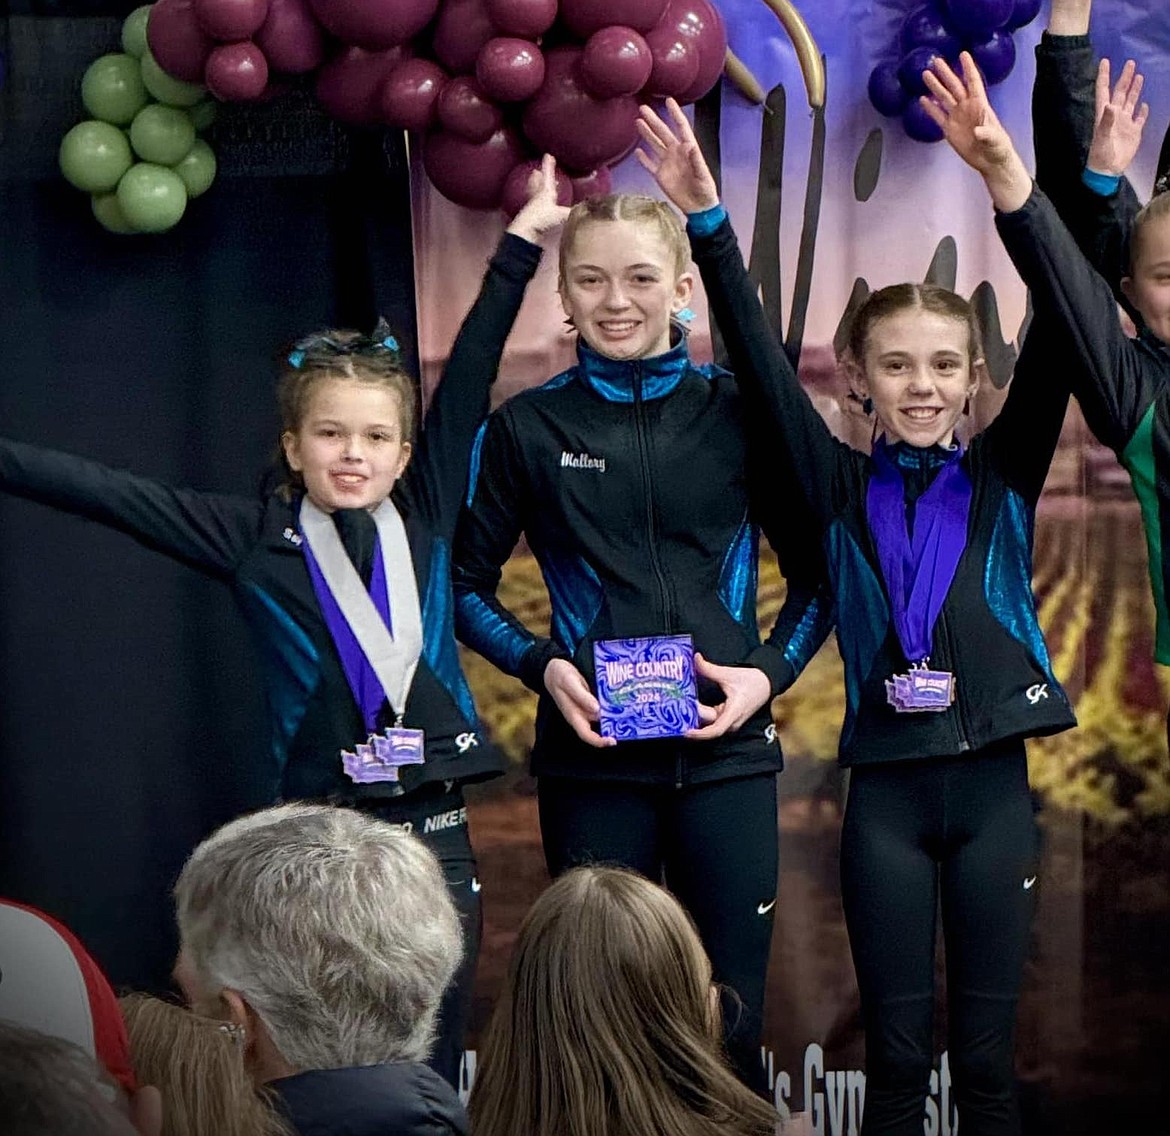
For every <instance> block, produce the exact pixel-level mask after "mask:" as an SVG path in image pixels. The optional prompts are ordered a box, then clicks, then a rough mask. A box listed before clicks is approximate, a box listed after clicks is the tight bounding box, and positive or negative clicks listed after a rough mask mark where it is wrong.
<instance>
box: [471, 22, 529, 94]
mask: <svg viewBox="0 0 1170 1136" xmlns="http://www.w3.org/2000/svg"><path fill="white" fill-rule="evenodd" d="M475 77H476V79H477V80H478V82H479V85H480V86H481V87H482V88H483V90H484V92H485V93H486V94H488V95H491V97H492V98H493V99H499V100H500V102H502V103H518V102H523V100H524V99H527V98H531V97H532V96H533V95H535V94H536V92H537V91H539V90H540V84H541V83H543V82H544V56H543V55H542V54H541V53H540V48H539V47H537V46H536V44H534V43H533V42H532V41H531V40H527V39H515V38H513V37H511V36H497V37H496V38H495V39H489V40H488V41H487V43H485V44H484V45H483V47H482V48H481V49H480V53H479V57H478V58H477V59H476V61H475Z"/></svg>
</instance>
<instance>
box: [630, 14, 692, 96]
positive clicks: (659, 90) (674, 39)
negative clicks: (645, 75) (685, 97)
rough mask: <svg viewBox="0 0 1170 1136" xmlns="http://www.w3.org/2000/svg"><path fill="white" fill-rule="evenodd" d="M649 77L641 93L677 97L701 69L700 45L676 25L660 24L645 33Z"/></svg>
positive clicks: (689, 85)
mask: <svg viewBox="0 0 1170 1136" xmlns="http://www.w3.org/2000/svg"><path fill="white" fill-rule="evenodd" d="M646 46H647V47H649V48H650V57H651V60H652V62H651V65H650V78H649V79H647V80H646V86H645V89H644V90H643V91H642V94H643V96H644V97H645V98H649V99H665V98H676V99H677V98H678V97H679V95H681V94H682V93H683V91H685V90H687V89H688V88H690V87H691V86H693V84H694V82H695V76H697V75H698V73H699V47H698V44H696V43H695V41H694V40H692V39H689V38H688V37H687V36H684V35H681V34H680V33H679V30H678V29H677V28H676V27H674V26H673V25H667V24H659V25H658V27H656V28H654V29H653V30H651V31H649V32H647V33H646Z"/></svg>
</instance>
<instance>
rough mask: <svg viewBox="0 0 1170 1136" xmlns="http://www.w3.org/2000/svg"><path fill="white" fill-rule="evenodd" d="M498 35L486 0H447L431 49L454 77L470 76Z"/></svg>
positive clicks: (440, 14)
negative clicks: (480, 55) (477, 62)
mask: <svg viewBox="0 0 1170 1136" xmlns="http://www.w3.org/2000/svg"><path fill="white" fill-rule="evenodd" d="M495 34H496V30H495V28H493V27H492V21H491V17H490V16H488V11H487V5H486V4H485V3H484V0H444V3H443V7H442V10H441V11H440V12H439V18H438V20H437V21H436V23H435V32H434V35H433V36H432V37H431V49H432V50H433V51H434V54H435V58H436V59H437V60H438V61H439V62H440V63H441V64H442V65H443V66H444V67H446V68H447V70H448V71H449V72H451V74H453V75H470V74H471V73H472V72H473V71H474V70H475V61H476V59H477V58H478V57H479V53H480V50H481V49H482V48H483V45H484V44H485V43H487V41H488V40H489V39H491V38H492V36H494V35H495Z"/></svg>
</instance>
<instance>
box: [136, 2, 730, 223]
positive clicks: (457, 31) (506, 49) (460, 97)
mask: <svg viewBox="0 0 1170 1136" xmlns="http://www.w3.org/2000/svg"><path fill="white" fill-rule="evenodd" d="M148 38H149V41H150V49H151V51H152V52H153V53H154V56H155V58H156V59H157V60H158V61H159V63H160V64H161V65H162V66H163V68H164V69H166V70H167V71H168V72H170V74H172V75H174V76H175V77H176V78H178V79H181V80H185V81H188V82H196V81H202V82H204V83H206V84H207V87H208V88H209V89H210V90H211V92H212V93H213V94H215V95H216V96H218V97H219V98H221V99H253V98H259V97H261V96H263V95H265V94H266V93H272V92H273V91H276V90H279V89H280V86H281V84H282V83H284V82H287V80H288V78H289V77H291V76H297V75H307V74H310V73H312V74H313V83H314V90H315V93H316V96H317V99H318V101H319V102H320V103H321V105H322V106H323V107H324V108H325V110H326V111H327V112H328V113H329V114H330V115H332V116H333V117H334V118H337V119H340V120H341V121H343V122H350V123H358V124H368V125H375V124H383V125H389V126H394V127H400V128H403V129H407V130H416V131H423V132H425V136H424V139H423V147H422V153H423V166H424V168H425V170H426V172H427V174H428V175H429V177H430V179H431V181H432V182H433V183H434V185H435V186H436V188H437V189H438V190H439V192H440V193H442V194H444V196H446V197H448V198H450V199H451V200H452V201H454V202H456V203H458V204H460V205H466V206H469V207H471V208H474V209H495V208H497V207H502V208H504V209H505V210H506V211H508V212H514V211H515V210H516V209H517V208H519V206H520V204H521V203H522V202H523V200H524V185H525V180H526V176H527V173H528V171H529V170H530V169H531V168H533V162H534V160H535V159H536V158H537V157H538V156H539V155H540V154H541V153H544V152H548V153H551V154H553V155H554V156H555V157H556V159H557V162H558V165H559V166H560V167H561V169H562V170H563V171H564V172H565V176H564V177H563V178H562V179H560V184H561V187H562V191H561V197H562V201H563V202H565V203H568V202H569V201H570V200H572V199H580V198H581V197H583V196H587V195H588V194H590V193H598V192H605V191H606V190H607V189H608V187H609V171H608V167H610V166H612V165H613V164H614V163H616V162H618V161H620V160H621V159H622V158H623V157H625V156H626V155H627V154H628V153H629V152H630V151H631V150H632V149H633V148H634V146H635V144H636V142H637V137H638V136H637V131H636V129H635V122H636V121H637V107H638V102H639V101H640V100H642V99H647V98H664V97H666V96H667V95H673V96H674V97H675V98H677V99H678V100H679V102H682V103H688V102H694V101H695V100H696V99H698V98H701V97H702V96H703V95H705V94H706V93H707V92H708V91H709V90H710V89H711V88H712V87H713V86H714V85H715V83H716V82H717V81H718V79H719V76H720V74H721V73H722V70H723V64H724V59H725V56H726V51H727V34H726V31H725V29H724V25H723V20H722V18H721V16H720V15H719V12H718V10H717V8H716V7H715V5H714V3H713V2H712V0H158V3H157V4H155V6H154V9H153V12H152V14H151V17H150V25H149V30H148Z"/></svg>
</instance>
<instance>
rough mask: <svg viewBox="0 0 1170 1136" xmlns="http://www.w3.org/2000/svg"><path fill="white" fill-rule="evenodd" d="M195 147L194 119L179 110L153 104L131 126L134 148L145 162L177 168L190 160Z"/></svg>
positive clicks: (131, 138)
mask: <svg viewBox="0 0 1170 1136" xmlns="http://www.w3.org/2000/svg"><path fill="white" fill-rule="evenodd" d="M194 143H195V127H194V126H193V125H192V123H191V116H190V115H189V114H188V113H187V112H186V111H185V110H179V108H178V107H172V106H163V104H162V103H151V104H150V106H146V107H143V108H142V109H141V110H140V111H139V112H138V114H137V115H135V117H134V121H133V122H132V123H131V124H130V145H131V146H133V147H134V153H136V154H137V155H138V156H139V157H140V158H141V159H142V160H143V161H144V162H155V163H156V164H158V165H160V166H173V165H175V164H176V163H177V162H181V161H182V160H183V159H184V158H185V157H186V156H187V151H188V150H190V149H191V147H192V146H193V145H194Z"/></svg>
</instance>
